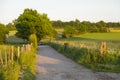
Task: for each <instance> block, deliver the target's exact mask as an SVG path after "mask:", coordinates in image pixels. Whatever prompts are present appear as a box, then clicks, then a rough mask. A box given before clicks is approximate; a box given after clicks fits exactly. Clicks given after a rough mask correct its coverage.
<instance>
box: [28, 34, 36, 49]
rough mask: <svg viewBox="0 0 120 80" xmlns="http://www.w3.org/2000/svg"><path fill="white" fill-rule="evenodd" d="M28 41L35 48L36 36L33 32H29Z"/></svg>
mask: <svg viewBox="0 0 120 80" xmlns="http://www.w3.org/2000/svg"><path fill="white" fill-rule="evenodd" d="M29 41H30V42H31V43H32V44H33V47H35V48H37V37H36V35H35V34H31V35H30V37H29Z"/></svg>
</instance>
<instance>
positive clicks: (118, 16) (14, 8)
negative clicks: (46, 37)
mask: <svg viewBox="0 0 120 80" xmlns="http://www.w3.org/2000/svg"><path fill="white" fill-rule="evenodd" d="M25 8H30V9H31V8H32V9H35V10H37V11H38V12H39V13H46V14H47V15H48V17H49V18H50V20H62V21H71V20H75V19H79V20H80V21H90V22H98V21H100V20H103V21H105V22H120V0H0V23H3V24H8V23H9V22H12V21H13V20H15V19H17V18H18V16H19V15H20V14H22V13H23V11H24V9H25Z"/></svg>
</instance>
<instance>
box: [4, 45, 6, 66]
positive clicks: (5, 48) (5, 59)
mask: <svg viewBox="0 0 120 80" xmlns="http://www.w3.org/2000/svg"><path fill="white" fill-rule="evenodd" d="M4 52H5V64H6V65H7V52H6V47H4Z"/></svg>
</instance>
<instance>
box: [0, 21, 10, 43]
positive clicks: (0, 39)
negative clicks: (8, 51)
mask: <svg viewBox="0 0 120 80" xmlns="http://www.w3.org/2000/svg"><path fill="white" fill-rule="evenodd" d="M6 34H8V29H7V28H6V27H5V25H4V24H1V23H0V44H4V42H5V38H6Z"/></svg>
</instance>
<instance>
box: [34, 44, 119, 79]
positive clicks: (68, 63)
mask: <svg viewBox="0 0 120 80" xmlns="http://www.w3.org/2000/svg"><path fill="white" fill-rule="evenodd" d="M36 72H37V76H36V80H120V74H116V73H104V72H95V71H92V70H89V69H87V68H85V67H83V66H81V65H78V64H76V63H75V62H73V61H72V60H70V59H68V58H66V57H64V56H63V55H61V54H59V53H58V52H57V51H55V50H54V49H53V48H51V47H49V46H39V47H38V54H37V63H36Z"/></svg>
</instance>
